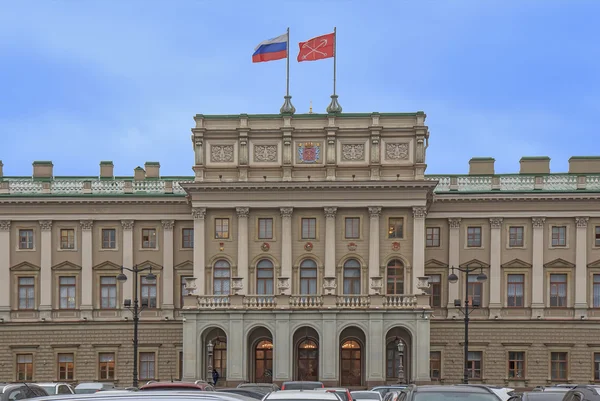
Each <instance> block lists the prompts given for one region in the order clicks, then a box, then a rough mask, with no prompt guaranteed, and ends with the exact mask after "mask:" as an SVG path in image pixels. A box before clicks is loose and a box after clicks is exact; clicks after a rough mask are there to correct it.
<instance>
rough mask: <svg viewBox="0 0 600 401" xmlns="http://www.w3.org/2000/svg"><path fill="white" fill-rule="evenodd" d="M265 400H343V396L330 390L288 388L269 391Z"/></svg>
mask: <svg viewBox="0 0 600 401" xmlns="http://www.w3.org/2000/svg"><path fill="white" fill-rule="evenodd" d="M282 390H283V386H282ZM263 401H341V398H340V396H339V395H337V394H336V393H331V392H328V391H315V390H287V391H275V392H272V393H269V394H267V395H266V396H265V398H263Z"/></svg>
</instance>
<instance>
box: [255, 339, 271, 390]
mask: <svg viewBox="0 0 600 401" xmlns="http://www.w3.org/2000/svg"><path fill="white" fill-rule="evenodd" d="M254 382H255V383H272V382H273V342H272V341H270V340H263V341H260V342H259V343H258V344H257V345H256V348H255V349H254Z"/></svg>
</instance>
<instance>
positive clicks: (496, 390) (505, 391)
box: [456, 384, 515, 401]
mask: <svg viewBox="0 0 600 401" xmlns="http://www.w3.org/2000/svg"><path fill="white" fill-rule="evenodd" d="M456 385H457V386H475V387H480V388H483V389H487V390H488V391H489V392H491V393H493V394H495V395H496V396H498V398H499V399H500V401H508V399H509V398H510V394H509V393H511V392H513V391H515V389H514V388H509V387H500V386H490V385H487V384H456Z"/></svg>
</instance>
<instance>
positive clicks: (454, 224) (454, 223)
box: [448, 217, 462, 229]
mask: <svg viewBox="0 0 600 401" xmlns="http://www.w3.org/2000/svg"><path fill="white" fill-rule="evenodd" d="M461 220H462V219H461V218H460V217H453V218H450V219H448V224H449V225H450V228H455V229H456V228H460V221H461Z"/></svg>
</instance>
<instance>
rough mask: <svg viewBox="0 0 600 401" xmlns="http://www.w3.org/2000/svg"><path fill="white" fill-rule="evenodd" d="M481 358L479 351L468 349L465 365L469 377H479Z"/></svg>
mask: <svg viewBox="0 0 600 401" xmlns="http://www.w3.org/2000/svg"><path fill="white" fill-rule="evenodd" d="M482 359H483V358H482V352H481V351H469V354H468V358H467V366H465V369H466V370H467V374H468V375H469V379H481V368H482Z"/></svg>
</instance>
